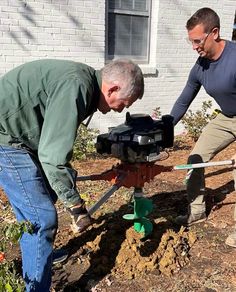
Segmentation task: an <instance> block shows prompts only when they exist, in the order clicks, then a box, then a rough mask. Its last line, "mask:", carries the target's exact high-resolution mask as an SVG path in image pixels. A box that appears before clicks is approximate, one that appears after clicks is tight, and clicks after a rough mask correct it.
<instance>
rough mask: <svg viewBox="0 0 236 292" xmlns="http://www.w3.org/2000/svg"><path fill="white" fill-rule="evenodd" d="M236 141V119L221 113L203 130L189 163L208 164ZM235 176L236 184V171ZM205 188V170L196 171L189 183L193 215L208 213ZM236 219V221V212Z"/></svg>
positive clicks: (189, 196)
mask: <svg viewBox="0 0 236 292" xmlns="http://www.w3.org/2000/svg"><path fill="white" fill-rule="evenodd" d="M235 140H236V117H233V118H229V117H226V116H224V115H223V114H221V113H220V114H218V115H217V116H216V118H214V119H213V120H211V121H210V122H209V123H208V125H207V126H206V127H205V128H204V129H203V131H202V134H201V136H200V137H199V139H198V141H197V142H196V144H195V146H194V148H193V150H192V152H191V154H190V156H189V158H188V163H200V162H208V161H209V160H211V159H212V158H213V157H214V156H215V155H216V154H217V153H218V152H220V151H221V150H223V149H224V148H225V147H227V146H228V145H229V144H230V143H232V142H233V141H235ZM228 159H231V156H227V155H226V157H225V160H228ZM233 176H234V181H235V182H236V170H234V171H233ZM204 188H205V178H204V169H203V168H202V169H201V168H199V169H194V170H193V172H192V174H191V176H190V178H189V180H188V182H187V194H188V200H189V207H190V212H191V213H192V214H201V213H204V212H205V211H206V205H205V199H204V194H203V190H204ZM234 219H235V220H236V210H235V212H234Z"/></svg>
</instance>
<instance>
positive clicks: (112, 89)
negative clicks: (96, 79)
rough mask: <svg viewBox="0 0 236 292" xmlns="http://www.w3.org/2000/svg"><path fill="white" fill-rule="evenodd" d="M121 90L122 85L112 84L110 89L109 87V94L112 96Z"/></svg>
mask: <svg viewBox="0 0 236 292" xmlns="http://www.w3.org/2000/svg"><path fill="white" fill-rule="evenodd" d="M118 91H120V86H118V85H112V86H111V87H110V88H109V89H108V96H109V97H110V96H111V95H112V93H113V92H118Z"/></svg>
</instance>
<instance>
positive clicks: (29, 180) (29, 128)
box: [0, 60, 144, 292]
mask: <svg viewBox="0 0 236 292" xmlns="http://www.w3.org/2000/svg"><path fill="white" fill-rule="evenodd" d="M143 92H144V80H143V75H142V72H141V70H140V68H139V67H138V66H137V65H136V64H134V63H133V62H131V61H129V60H116V61H113V62H111V63H109V64H108V65H106V66H105V67H104V68H103V69H102V70H101V71H96V70H94V69H93V68H91V67H89V66H87V65H85V64H81V63H76V62H72V61H65V60H38V61H33V62H30V63H26V64H24V65H21V66H19V67H17V68H15V69H13V70H12V71H10V72H8V73H7V74H5V75H4V76H3V77H1V79H0V186H1V187H2V188H3V189H4V190H5V192H6V195H7V197H8V199H9V201H10V203H11V205H12V208H13V210H14V212H15V215H16V217H17V220H18V221H24V220H27V221H30V222H31V223H32V224H33V227H34V232H33V234H28V233H24V234H23V236H22V239H21V242H20V246H21V251H22V261H23V277H24V280H25V283H26V289H27V291H37V292H48V291H49V289H50V285H51V266H52V251H53V242H54V238H55V234H56V230H57V212H56V209H55V206H54V203H55V197H58V198H59V199H60V200H61V201H62V202H63V203H64V205H65V206H66V207H67V208H68V210H69V212H70V213H71V216H72V218H73V219H72V220H73V226H74V227H75V226H76V228H77V230H78V232H81V231H83V230H85V228H86V227H88V225H90V223H91V218H90V216H89V215H88V213H87V210H86V208H85V205H84V202H83V200H82V199H81V198H80V195H79V192H78V190H77V189H76V176H77V173H76V171H75V170H74V169H72V168H71V165H70V159H71V157H72V149H73V143H74V141H75V138H76V134H77V129H78V126H79V125H80V123H81V122H82V121H83V120H84V119H86V118H87V117H88V116H89V115H91V114H92V113H93V112H94V111H96V110H97V109H98V110H99V111H101V112H102V113H103V114H106V113H107V112H109V111H110V110H111V109H112V110H114V111H117V112H121V111H122V110H123V109H124V107H127V108H128V107H129V106H131V105H132V103H133V102H135V101H136V100H137V99H141V98H142V96H143Z"/></svg>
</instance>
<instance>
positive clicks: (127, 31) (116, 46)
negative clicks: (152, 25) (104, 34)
mask: <svg viewBox="0 0 236 292" xmlns="http://www.w3.org/2000/svg"><path fill="white" fill-rule="evenodd" d="M108 27H109V32H108V54H109V55H113V56H115V55H119V56H132V55H133V56H136V57H144V58H145V57H147V40H148V18H147V17H143V16H132V15H122V14H113V13H111V14H109V19H108Z"/></svg>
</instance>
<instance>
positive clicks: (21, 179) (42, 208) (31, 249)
mask: <svg viewBox="0 0 236 292" xmlns="http://www.w3.org/2000/svg"><path fill="white" fill-rule="evenodd" d="M0 186H1V187H2V188H3V189H4V191H5V193H6V195H7V197H8V199H9V201H10V204H11V206H12V208H13V211H14V213H15V215H16V218H17V221H19V222H20V221H26V220H28V221H30V222H31V223H32V224H33V226H34V232H33V234H29V233H24V234H23V236H22V238H21V241H20V247H21V252H22V262H23V277H24V280H25V284H26V290H27V291H37V292H47V291H49V290H50V286H51V267H52V251H53V242H54V239H55V234H56V230H57V212H56V209H55V206H54V203H53V197H52V193H51V192H50V188H49V187H48V186H47V180H46V178H45V176H44V173H43V171H42V170H41V167H40V163H39V162H38V161H37V159H35V158H34V156H33V155H31V154H29V153H28V152H27V151H26V150H24V149H18V148H13V147H8V146H7V147H6V146H0Z"/></svg>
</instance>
